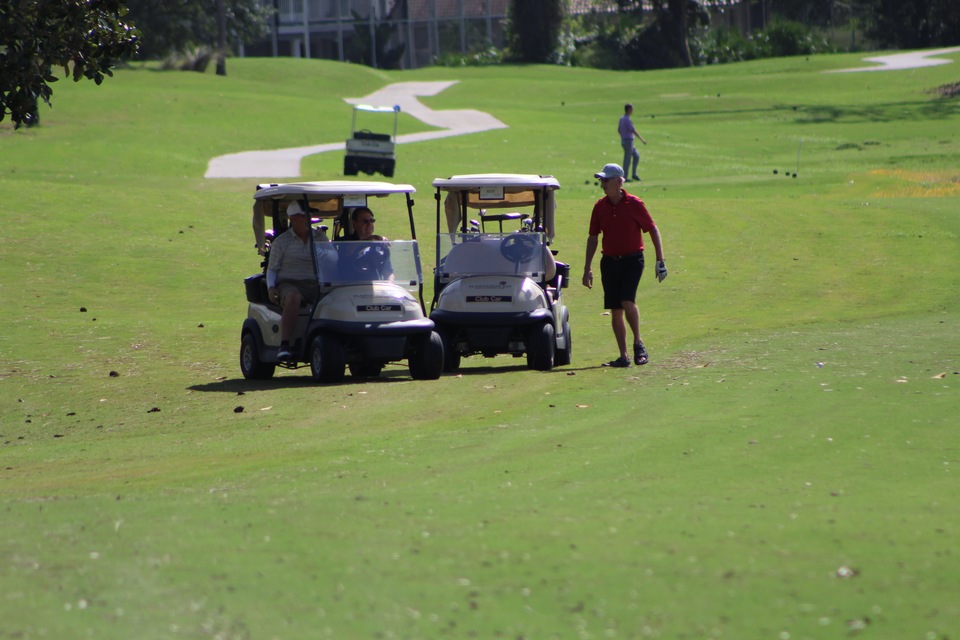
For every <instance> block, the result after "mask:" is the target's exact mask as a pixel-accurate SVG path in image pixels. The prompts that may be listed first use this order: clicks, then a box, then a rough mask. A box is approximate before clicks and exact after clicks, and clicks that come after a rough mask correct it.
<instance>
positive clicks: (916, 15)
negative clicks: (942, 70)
mask: <svg viewBox="0 0 960 640" xmlns="http://www.w3.org/2000/svg"><path fill="white" fill-rule="evenodd" d="M855 4H856V5H857V6H858V7H859V9H860V13H861V15H862V16H863V17H864V19H865V21H866V24H867V35H869V36H870V37H872V38H874V39H875V40H876V41H877V43H878V44H879V45H880V46H881V47H891V48H896V49H921V48H924V47H944V46H951V45H956V44H960V2H957V1H956V0H913V1H912V2H903V1H902V0H855Z"/></svg>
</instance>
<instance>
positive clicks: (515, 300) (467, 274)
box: [430, 173, 572, 371]
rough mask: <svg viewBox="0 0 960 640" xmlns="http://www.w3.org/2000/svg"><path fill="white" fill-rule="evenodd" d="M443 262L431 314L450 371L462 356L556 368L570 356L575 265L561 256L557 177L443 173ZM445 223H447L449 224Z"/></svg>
mask: <svg viewBox="0 0 960 640" xmlns="http://www.w3.org/2000/svg"><path fill="white" fill-rule="evenodd" d="M433 186H434V187H435V188H436V190H437V191H436V200H437V262H436V264H437V267H436V269H435V271H434V297H433V301H432V303H431V305H430V319H431V320H433V321H434V323H435V324H436V330H437V332H438V333H439V334H440V336H441V338H442V339H443V346H444V370H446V371H454V370H456V369H458V368H459V367H460V359H461V357H463V356H470V355H475V354H482V355H483V356H484V357H493V356H496V355H498V354H510V355H513V356H514V357H520V356H522V355H524V354H526V356H527V365H528V366H529V367H530V368H532V369H536V370H539V371H549V370H550V369H552V368H553V367H554V365H566V364H569V363H570V357H571V351H572V343H571V336H570V318H569V312H568V310H567V307H566V305H565V304H564V303H563V298H562V292H563V288H564V287H566V286H567V285H568V280H569V275H570V267H569V265H566V264H563V263H560V262H557V261H556V260H555V258H554V252H553V251H551V250H550V248H549V244H550V243H551V241H552V240H553V237H554V233H555V228H554V211H555V207H556V202H555V198H554V193H555V192H556V190H557V189H559V188H560V183H559V182H557V180H556V178H554V177H552V176H538V175H520V174H497V173H485V174H475V175H461V176H453V177H451V178H437V179H436V180H434V181H433ZM444 227H445V228H444Z"/></svg>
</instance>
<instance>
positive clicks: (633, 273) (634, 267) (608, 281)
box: [600, 251, 643, 309]
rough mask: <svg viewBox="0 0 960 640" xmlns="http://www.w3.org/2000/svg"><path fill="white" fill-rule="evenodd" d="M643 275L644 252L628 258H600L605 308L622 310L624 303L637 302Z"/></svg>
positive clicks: (633, 254) (627, 256)
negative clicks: (638, 288) (638, 289)
mask: <svg viewBox="0 0 960 640" xmlns="http://www.w3.org/2000/svg"><path fill="white" fill-rule="evenodd" d="M642 275H643V251H638V252H637V253H632V254H630V255H626V256H619V257H616V258H614V257H611V256H603V257H601V258H600V281H601V282H602V283H603V308H604V309H622V308H623V304H622V303H623V302H624V301H627V302H636V301H637V287H638V286H639V285H640V277H641V276H642Z"/></svg>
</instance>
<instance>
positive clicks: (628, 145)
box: [617, 103, 647, 182]
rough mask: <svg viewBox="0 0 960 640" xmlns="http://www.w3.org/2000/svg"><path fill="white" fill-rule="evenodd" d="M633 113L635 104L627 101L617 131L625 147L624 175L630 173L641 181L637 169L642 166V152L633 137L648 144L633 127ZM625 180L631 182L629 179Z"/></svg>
mask: <svg viewBox="0 0 960 640" xmlns="http://www.w3.org/2000/svg"><path fill="white" fill-rule="evenodd" d="M631 115H633V105H632V104H630V103H627V104H625V105H624V106H623V116H622V117H621V118H620V123H619V124H618V125H617V131H618V132H619V133H620V145H621V146H622V147H623V171H624V175H630V176H631V178H632V179H633V180H637V181H639V180H640V176H638V175H637V169H639V168H640V152H639V151H638V150H637V147H636V145H634V143H633V139H634V138H639V139H640V142H642V143H643V144H647V141H646V140H644V139H643V136H642V135H640V134H639V133H638V132H637V130H636V129H634V128H633V120H631V119H630V116H631ZM631 160H633V173H632V174H631V173H630V161H631ZM625 181H626V182H629V180H625Z"/></svg>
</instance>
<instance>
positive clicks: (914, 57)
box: [828, 47, 960, 73]
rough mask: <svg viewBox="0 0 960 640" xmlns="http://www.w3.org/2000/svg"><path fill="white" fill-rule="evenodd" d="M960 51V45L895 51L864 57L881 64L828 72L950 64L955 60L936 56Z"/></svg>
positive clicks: (893, 69)
mask: <svg viewBox="0 0 960 640" xmlns="http://www.w3.org/2000/svg"><path fill="white" fill-rule="evenodd" d="M957 52H960V47H949V48H947V49H927V50H924V51H909V52H907V53H893V54H890V55H888V56H874V57H871V58H864V59H863V61H864V62H876V63H877V64H878V65H879V66H874V67H855V68H852V69H835V70H833V71H830V72H828V73H852V72H856V71H897V70H900V69H916V68H918V67H935V66H937V65H940V64H950V63H951V62H953V60H949V59H946V58H937V57H936V56H942V55H946V54H948V53H957Z"/></svg>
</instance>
